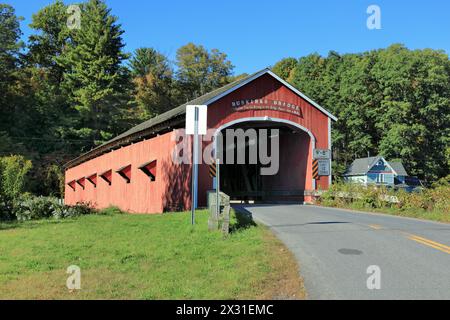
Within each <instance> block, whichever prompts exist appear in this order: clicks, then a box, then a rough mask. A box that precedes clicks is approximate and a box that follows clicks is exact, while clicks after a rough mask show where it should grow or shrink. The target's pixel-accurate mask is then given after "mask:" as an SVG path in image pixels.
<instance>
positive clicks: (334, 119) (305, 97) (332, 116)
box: [204, 69, 338, 121]
mask: <svg viewBox="0 0 450 320" xmlns="http://www.w3.org/2000/svg"><path fill="white" fill-rule="evenodd" d="M264 74H269V75H271V76H272V77H274V78H275V79H276V80H278V81H280V82H281V83H282V84H283V85H285V86H286V87H288V88H289V89H290V90H292V91H293V92H294V93H296V94H297V95H298V96H300V97H301V98H303V99H305V100H306V101H308V102H309V103H310V104H311V105H313V106H314V107H315V108H317V109H318V110H320V111H321V112H322V113H324V114H325V115H326V116H328V117H329V118H331V119H332V120H333V121H337V120H338V119H337V118H336V117H335V116H334V115H332V114H331V113H330V112H329V111H327V110H326V109H325V108H323V107H321V106H320V105H319V104H317V103H316V102H314V101H313V100H312V99H310V98H309V97H307V96H306V95H305V94H303V93H302V92H300V91H299V90H297V89H296V88H294V87H293V86H292V85H290V84H289V83H287V82H286V81H284V80H283V79H281V78H280V77H279V76H277V75H276V74H275V73H273V72H272V71H270V70H269V69H264V70H262V71H260V72H258V73H256V74H255V75H253V76H252V77H250V78H248V79H246V80H245V81H243V82H241V83H239V84H238V85H236V86H234V87H232V88H230V89H228V90H227V91H225V92H223V93H221V94H219V95H217V96H215V97H214V98H212V99H210V100H208V101H206V102H205V103H204V104H206V105H210V104H211V103H214V102H216V101H217V100H219V99H221V98H223V97H224V96H226V95H228V94H230V93H231V92H233V91H235V90H237V89H239V88H241V87H243V86H245V85H246V84H248V83H250V82H252V81H253V80H255V79H257V78H259V77H261V76H262V75H264Z"/></svg>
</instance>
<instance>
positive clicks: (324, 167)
mask: <svg viewBox="0 0 450 320" xmlns="http://www.w3.org/2000/svg"><path fill="white" fill-rule="evenodd" d="M318 165H319V166H318V169H319V170H318V172H319V176H329V175H330V174H331V172H330V160H327V159H320V160H318Z"/></svg>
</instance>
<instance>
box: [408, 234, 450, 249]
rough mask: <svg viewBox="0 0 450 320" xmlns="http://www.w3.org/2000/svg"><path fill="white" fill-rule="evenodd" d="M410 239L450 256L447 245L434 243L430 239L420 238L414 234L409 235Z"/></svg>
mask: <svg viewBox="0 0 450 320" xmlns="http://www.w3.org/2000/svg"><path fill="white" fill-rule="evenodd" d="M408 239H410V240H413V241H416V242H418V243H421V244H424V245H426V246H429V247H432V248H434V249H436V250H439V251H442V252H445V253H448V254H450V247H449V246H447V245H445V244H442V243H439V242H435V241H432V240H429V239H426V238H422V237H419V236H416V235H413V234H410V235H408Z"/></svg>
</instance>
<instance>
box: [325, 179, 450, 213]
mask: <svg viewBox="0 0 450 320" xmlns="http://www.w3.org/2000/svg"><path fill="white" fill-rule="evenodd" d="M449 180H450V179H449V177H446V178H444V179H441V180H440V181H438V182H437V183H435V184H433V187H432V188H430V189H425V190H423V191H420V192H413V193H407V192H405V191H403V190H399V191H395V190H392V189H388V188H385V187H375V186H367V187H366V186H363V185H359V184H352V183H347V184H345V183H336V184H333V185H332V186H331V188H330V189H329V190H328V191H326V192H324V193H323V194H322V195H321V197H320V198H319V200H318V203H319V204H322V205H325V206H336V207H354V208H368V209H390V208H393V209H396V210H399V211H416V210H422V211H426V212H431V211H438V212H441V213H443V214H449V213H450V197H449V196H448V195H449V194H450V183H449ZM393 197H395V198H396V199H397V200H398V202H391V201H389V200H391V199H393Z"/></svg>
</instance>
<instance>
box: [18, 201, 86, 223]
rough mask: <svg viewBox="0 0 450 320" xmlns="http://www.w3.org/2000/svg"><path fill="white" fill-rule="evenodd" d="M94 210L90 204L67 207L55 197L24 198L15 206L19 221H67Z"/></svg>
mask: <svg viewBox="0 0 450 320" xmlns="http://www.w3.org/2000/svg"><path fill="white" fill-rule="evenodd" d="M93 212H94V209H93V208H92V206H91V205H90V204H89V203H77V204H76V205H75V206H66V205H64V204H62V203H60V202H59V200H58V199H57V198H54V197H35V196H29V195H26V196H23V197H21V199H20V200H19V201H18V203H17V204H16V205H15V210H14V214H15V216H16V218H17V220H19V221H27V220H39V219H46V218H54V219H65V218H73V217H79V216H82V215H87V214H92V213H93Z"/></svg>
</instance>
